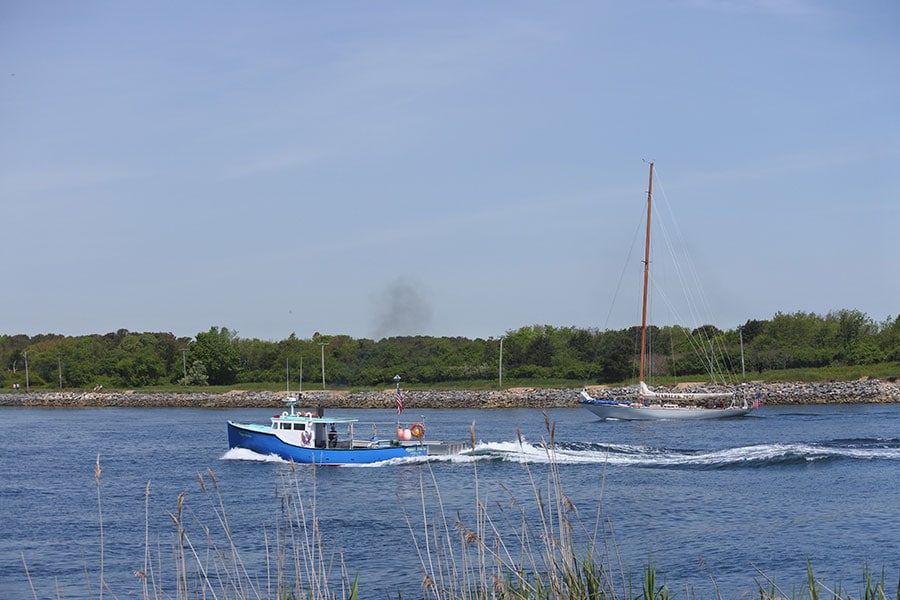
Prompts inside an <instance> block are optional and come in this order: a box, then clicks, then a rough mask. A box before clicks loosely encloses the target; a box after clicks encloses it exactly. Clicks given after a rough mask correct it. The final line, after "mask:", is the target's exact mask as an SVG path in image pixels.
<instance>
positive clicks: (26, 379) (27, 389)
mask: <svg viewBox="0 0 900 600" xmlns="http://www.w3.org/2000/svg"><path fill="white" fill-rule="evenodd" d="M22 354H24V355H25V391H26V392H30V391H31V386H30V385H29V383H28V353H27V352H23V353H22Z"/></svg>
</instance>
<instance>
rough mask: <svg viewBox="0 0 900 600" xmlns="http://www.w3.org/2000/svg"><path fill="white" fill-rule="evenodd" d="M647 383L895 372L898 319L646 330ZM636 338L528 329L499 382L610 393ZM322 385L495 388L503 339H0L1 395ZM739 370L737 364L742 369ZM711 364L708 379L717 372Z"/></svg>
mask: <svg viewBox="0 0 900 600" xmlns="http://www.w3.org/2000/svg"><path fill="white" fill-rule="evenodd" d="M649 339H650V347H651V351H650V352H651V359H650V360H649V361H648V362H649V365H650V366H649V368H650V370H651V373H652V374H654V375H657V376H659V375H677V376H685V375H697V376H708V375H709V373H710V368H711V367H713V366H714V365H713V360H711V359H710V358H709V354H708V353H709V351H710V350H711V349H716V350H717V351H720V350H721V351H722V354H723V355H724V357H725V358H724V363H727V364H728V366H730V367H731V370H732V371H733V372H737V373H738V374H739V373H740V371H741V370H742V369H745V370H746V371H758V372H762V371H763V370H767V369H791V368H818V367H830V366H842V365H867V364H877V363H881V362H891V361H900V316H898V317H897V318H894V319H891V318H890V317H889V318H888V319H886V320H885V321H884V322H881V323H879V322H875V321H874V320H872V319H871V318H869V317H868V316H867V315H866V314H864V313H862V312H859V311H856V310H840V311H833V312H831V313H829V314H827V315H825V316H820V315H816V314H812V313H803V312H798V313H794V314H782V313H778V314H776V315H775V316H774V317H773V318H772V319H770V320H762V321H760V320H750V321H747V322H746V323H745V324H744V325H742V326H740V327H738V328H736V329H734V330H730V331H721V330H719V329H718V328H716V327H715V326H712V325H704V326H702V327H699V328H697V329H694V330H692V331H687V330H685V329H684V328H682V327H678V326H667V327H652V328H650V334H649ZM639 340H640V328H639V327H631V328H628V329H621V330H605V331H599V330H596V329H579V328H575V327H553V326H549V325H534V326H530V327H522V328H520V329H517V330H514V331H513V330H511V331H508V332H507V333H506V335H504V336H503V338H502V360H503V370H502V373H503V377H504V378H506V377H508V378H510V379H517V380H522V379H543V380H571V381H573V382H577V383H579V384H581V383H585V384H586V383H617V382H621V381H625V380H627V379H629V378H632V377H634V376H635V374H636V361H637V354H638V352H637V348H638V347H639V343H640V342H639ZM323 357H324V368H325V378H326V381H327V383H328V384H329V385H331V386H380V385H390V384H391V381H392V379H393V377H394V375H396V374H400V375H401V376H402V377H403V381H404V382H406V383H415V384H429V383H439V382H447V381H475V380H481V381H483V380H491V379H496V378H498V376H499V374H500V359H501V339H500V338H489V339H481V338H477V339H468V338H462V337H427V336H405V337H390V338H384V339H381V340H378V341H374V340H370V339H354V338H352V337H350V336H347V335H319V334H318V333H317V334H315V335H314V336H313V337H312V338H311V339H300V338H297V337H296V336H295V335H293V334H292V335H291V336H290V337H288V338H287V339H285V340H282V341H279V342H272V341H263V340H258V339H244V338H240V337H238V336H237V334H236V332H232V331H230V330H229V329H228V328H226V327H221V328H220V327H211V328H210V329H209V331H206V332H201V333H198V334H197V335H196V337H194V338H193V339H192V338H187V337H176V336H174V335H172V334H171V333H136V332H131V331H128V330H125V329H120V330H119V331H116V332H115V333H107V334H105V335H100V334H94V335H84V336H76V337H69V336H62V335H55V334H41V335H36V336H31V337H29V336H27V335H0V362H2V365H3V371H2V372H0V383H2V386H3V388H5V389H9V388H11V387H14V386H16V385H17V386H18V387H19V388H20V389H24V388H25V385H26V363H27V378H28V385H29V387H33V388H45V389H46V388H56V387H61V388H68V389H73V388H74V389H89V388H93V387H95V386H98V385H102V386H105V387H112V388H140V387H145V386H157V385H167V384H173V383H180V384H184V385H204V384H209V385H232V384H240V383H256V382H259V383H263V382H284V381H285V378H286V373H287V369H288V368H289V369H290V378H291V381H292V382H294V384H297V382H298V380H299V379H300V377H301V371H302V379H303V381H304V382H306V383H307V384H315V383H320V382H321V381H322V359H323ZM742 358H743V362H742ZM718 360H719V359H716V361H717V362H716V364H715V367H716V368H715V369H714V370H716V371H718V370H719V369H718V367H719V366H721V365H719V364H718Z"/></svg>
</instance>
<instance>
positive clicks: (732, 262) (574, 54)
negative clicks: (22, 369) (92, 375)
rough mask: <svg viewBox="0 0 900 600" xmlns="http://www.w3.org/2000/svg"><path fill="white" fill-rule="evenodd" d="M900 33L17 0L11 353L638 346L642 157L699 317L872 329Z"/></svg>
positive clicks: (790, 25) (794, 19)
mask: <svg viewBox="0 0 900 600" xmlns="http://www.w3.org/2000/svg"><path fill="white" fill-rule="evenodd" d="M898 31H900V5H898V4H897V3H895V2H893V1H889V0H885V1H869V2H867V1H863V2H843V1H829V0H823V1H812V0H808V1H807V0H786V1H779V0H747V1H740V2H739V1H737V0H722V1H717V0H672V1H668V0H667V1H661V0H660V1H649V0H648V1H640V0H639V1H635V2H610V1H602V0H597V1H593V2H577V1H576V2H565V3H550V2H529V1H524V2H506V1H499V2H382V3H374V2H352V1H350V2H328V3H326V2H294V1H270V2H236V1H234V2H230V1H225V2H218V1H217V2H204V1H197V2H130V1H125V2H121V1H110V2H98V1H92V0H87V1H85V2H44V1H38V2H34V1H32V0H27V1H19V0H3V1H2V2H0V61H2V71H0V132H2V135H0V209H2V213H0V224H2V230H0V231H2V240H3V244H2V246H3V249H4V251H5V252H4V255H5V260H4V261H3V262H4V268H3V273H4V283H3V293H2V304H0V333H6V334H16V333H25V334H29V335H34V334H38V333H62V334H66V335H85V334H91V333H106V332H109V331H114V330H117V329H120V328H125V329H129V330H131V331H171V332H173V333H175V334H176V335H180V336H181V335H183V336H193V335H195V334H196V333H197V332H199V331H205V330H207V329H208V328H209V327H210V326H212V325H216V326H225V327H228V328H229V329H232V330H236V331H237V333H238V335H239V336H241V337H245V338H260V339H270V340H280V339H284V338H286V337H287V336H289V335H290V334H291V333H296V335H298V336H299V337H304V338H306V337H310V336H312V334H313V333H314V332H320V333H323V334H348V335H351V336H354V337H369V338H375V339H379V338H381V337H384V336H389V335H409V334H423V335H449V336H466V337H473V338H474V337H483V338H488V337H499V336H501V335H502V334H503V333H504V332H505V331H507V330H509V329H517V328H519V327H522V326H526V325H532V324H547V325H554V326H577V327H599V328H601V329H613V328H621V327H627V326H630V325H633V324H636V323H637V322H639V312H638V311H637V310H636V308H635V306H636V303H635V302H634V301H633V300H632V299H631V297H632V296H633V297H635V298H636V296H637V292H638V290H637V289H636V288H637V287H638V286H639V272H640V259H639V257H638V256H637V254H631V256H630V258H629V252H632V253H633V252H635V251H634V250H633V244H634V238H635V231H636V230H637V229H638V228H639V227H640V218H641V213H642V210H643V203H644V201H645V197H644V194H645V192H646V188H647V164H646V161H648V160H653V161H655V163H656V168H657V173H658V175H659V178H658V180H657V181H656V183H655V184H654V190H655V191H657V193H659V194H660V195H663V194H664V196H665V198H666V199H667V201H668V203H669V204H670V205H671V206H672V209H671V210H672V213H673V214H675V215H676V219H677V227H678V229H679V230H680V231H681V232H682V235H683V237H684V239H686V240H690V241H689V242H685V245H686V246H688V247H689V249H690V253H691V256H692V258H693V260H694V264H695V267H696V270H697V272H698V273H701V274H702V275H701V279H702V281H703V285H704V290H705V294H706V296H705V297H706V299H707V301H708V304H709V310H710V312H709V314H710V317H709V318H708V319H704V320H708V321H712V322H713V323H714V324H716V325H718V326H720V327H722V328H728V329H730V328H734V327H736V326H738V325H740V324H742V323H743V322H744V321H746V320H747V319H768V318H771V317H772V316H773V315H774V314H775V313H776V312H779V311H781V312H795V311H805V312H815V313H818V314H826V313H828V312H829V311H832V310H839V309H844V308H847V309H855V310H860V311H863V312H865V313H866V314H868V315H869V316H870V317H872V318H873V319H875V320H876V321H881V320H883V319H885V318H887V317H888V316H895V315H896V314H897V313H898V312H900V283H898V282H900V268H898V267H897V259H898V256H900V252H898V250H900V243H898V241H897V240H898V238H897V236H898V231H900V185H898V178H897V176H896V171H897V166H896V165H898V164H900V35H898ZM656 247H657V245H656V244H654V248H656ZM654 256H655V255H654ZM654 262H655V258H654ZM654 273H655V270H654ZM626 292H627V293H626ZM632 292H633V293H632ZM661 321H662V322H667V321H668V319H666V318H665V317H663V318H661ZM682 324H686V325H696V324H699V323H682Z"/></svg>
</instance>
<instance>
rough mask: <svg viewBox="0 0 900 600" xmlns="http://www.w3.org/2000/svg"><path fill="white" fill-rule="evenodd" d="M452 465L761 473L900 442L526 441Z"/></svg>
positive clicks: (880, 451) (896, 454)
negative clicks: (701, 444) (683, 445)
mask: <svg viewBox="0 0 900 600" xmlns="http://www.w3.org/2000/svg"><path fill="white" fill-rule="evenodd" d="M449 458H451V460H453V461H454V462H458V461H462V460H465V461H470V460H497V461H506V462H515V463H523V464H542V463H551V462H552V463H556V464H563V465H564V464H572V465H576V464H605V465H610V466H625V467H645V468H684V469H731V468H762V467H774V466H782V465H792V464H809V463H824V462H830V461H846V460H888V461H900V439H853V440H832V441H830V442H788V443H776V444H757V445H752V446H738V447H735V448H723V449H717V450H691V449H680V448H653V447H646V446H633V445H625V444H602V443H596V442H558V443H556V444H555V445H554V446H552V447H551V446H549V445H546V444H544V443H536V444H533V443H529V442H523V443H521V444H520V443H518V442H488V443H481V444H478V445H477V446H476V447H475V449H474V451H472V452H471V453H470V454H468V455H467V456H459V457H449Z"/></svg>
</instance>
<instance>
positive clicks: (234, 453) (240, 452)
mask: <svg viewBox="0 0 900 600" xmlns="http://www.w3.org/2000/svg"><path fill="white" fill-rule="evenodd" d="M222 460H249V461H253V462H277V463H286V462H289V461H286V460H285V459H283V458H281V457H280V456H277V455H275V454H259V453H257V452H254V451H253V450H247V449H246V448H231V449H230V450H228V452H226V453H225V454H223V455H222Z"/></svg>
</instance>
